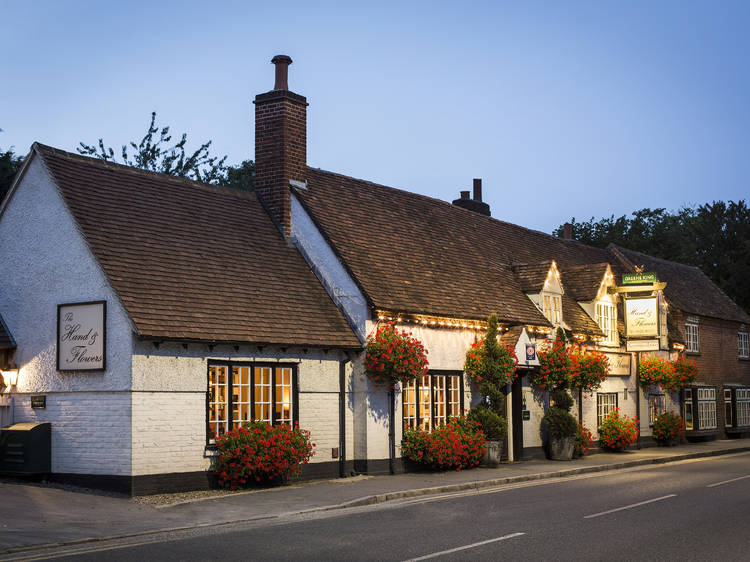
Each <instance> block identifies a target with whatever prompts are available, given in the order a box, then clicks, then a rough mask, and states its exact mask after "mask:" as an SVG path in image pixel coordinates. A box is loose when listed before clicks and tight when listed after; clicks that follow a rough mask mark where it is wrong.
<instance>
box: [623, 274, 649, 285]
mask: <svg viewBox="0 0 750 562" xmlns="http://www.w3.org/2000/svg"><path fill="white" fill-rule="evenodd" d="M657 281H658V279H657V278H656V273H623V274H622V284H623V285H645V284H647V283H656V282H657Z"/></svg>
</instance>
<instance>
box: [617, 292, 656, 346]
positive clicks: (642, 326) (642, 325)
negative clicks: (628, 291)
mask: <svg viewBox="0 0 750 562" xmlns="http://www.w3.org/2000/svg"><path fill="white" fill-rule="evenodd" d="M625 336H626V337H627V338H655V337H658V336H659V304H658V301H657V298H656V297H645V298H638V299H625Z"/></svg>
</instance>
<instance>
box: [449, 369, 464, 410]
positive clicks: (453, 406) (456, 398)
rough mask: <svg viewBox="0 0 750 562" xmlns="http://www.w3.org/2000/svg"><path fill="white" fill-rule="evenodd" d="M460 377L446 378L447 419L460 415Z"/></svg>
mask: <svg viewBox="0 0 750 562" xmlns="http://www.w3.org/2000/svg"><path fill="white" fill-rule="evenodd" d="M460 383H461V377H448V417H451V418H457V417H458V416H460V415H461V390H460Z"/></svg>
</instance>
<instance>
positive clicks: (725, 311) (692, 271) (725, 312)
mask: <svg viewBox="0 0 750 562" xmlns="http://www.w3.org/2000/svg"><path fill="white" fill-rule="evenodd" d="M610 246H611V247H612V250H614V254H615V255H616V254H617V252H619V253H620V254H622V256H623V257H624V258H625V259H626V260H628V261H629V262H630V263H631V264H632V265H637V266H641V265H643V266H645V271H653V272H656V274H657V275H658V277H659V281H666V283H667V286H666V288H665V289H664V296H665V297H666V298H667V301H668V302H669V303H670V304H671V305H673V306H676V307H677V308H679V309H680V310H682V311H684V312H689V313H692V314H698V315H701V316H710V317H713V318H723V319H725V320H734V321H736V322H745V323H747V322H750V316H748V315H747V313H745V312H744V311H743V310H742V309H741V308H740V307H739V306H737V304H735V303H734V301H732V299H730V298H729V297H728V296H727V295H725V294H724V293H723V292H722V290H721V289H719V287H717V286H716V284H714V283H713V281H711V280H710V279H709V278H708V277H707V276H706V274H705V273H703V272H702V271H701V270H700V269H698V268H697V267H693V266H690V265H683V264H681V263H677V262H673V261H669V260H663V259H660V258H655V257H652V256H649V255H647V254H642V253H640V252H634V251H632V250H627V249H625V248H622V247H620V246H616V245H615V244H611V245H610ZM631 271H632V270H631Z"/></svg>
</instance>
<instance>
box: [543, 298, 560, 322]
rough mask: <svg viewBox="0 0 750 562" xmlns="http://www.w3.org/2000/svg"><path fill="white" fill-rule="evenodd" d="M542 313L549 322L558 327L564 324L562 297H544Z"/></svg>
mask: <svg viewBox="0 0 750 562" xmlns="http://www.w3.org/2000/svg"><path fill="white" fill-rule="evenodd" d="M542 312H543V313H544V316H545V318H547V320H549V321H550V322H552V324H554V325H555V326H558V325H559V324H560V323H561V322H562V298H561V297H560V295H544V308H543V310H542Z"/></svg>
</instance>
